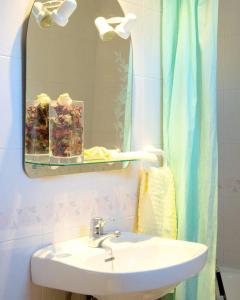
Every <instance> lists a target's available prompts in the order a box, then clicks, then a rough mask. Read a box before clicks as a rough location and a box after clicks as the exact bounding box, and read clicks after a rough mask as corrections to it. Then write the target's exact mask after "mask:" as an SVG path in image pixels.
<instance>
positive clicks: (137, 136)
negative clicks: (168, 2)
mask: <svg viewBox="0 0 240 300" xmlns="http://www.w3.org/2000/svg"><path fill="white" fill-rule="evenodd" d="M112 1H113V0H112ZM120 3H121V5H122V6H123V8H124V10H125V11H126V12H127V11H133V12H135V13H136V14H137V16H138V23H137V26H136V27H135V29H134V31H133V34H132V38H133V48H134V121H133V123H134V124H133V125H134V133H133V136H134V138H133V142H134V147H135V148H140V147H141V146H143V145H144V144H146V143H151V144H154V145H155V146H159V142H160V91H159V89H160V88H159V86H160V72H159V70H160V50H159V49H160V46H159V42H160V39H159V35H160V25H159V23H160V7H159V4H160V1H159V0H121V1H120ZM30 4H31V3H30V0H11V1H9V0H1V1H0V20H1V27H0V114H1V126H0V299H1V300H3V299H6V300H46V299H49V300H50V299H51V300H61V299H64V293H62V292H58V291H51V290H47V289H42V288H40V287H35V286H33V285H32V284H31V281H30V272H29V262H30V256H31V254H32V253H33V252H34V251H35V250H36V249H38V248H39V247H41V246H43V245H46V244H49V243H51V242H54V241H60V240H64V239H69V238H74V237H77V236H79V234H84V233H86V231H87V227H88V224H89V219H90V217H91V215H93V214H98V215H100V216H103V217H105V218H109V217H113V218H115V220H116V221H115V223H110V225H109V229H110V228H111V227H112V228H113V227H115V226H116V227H118V228H120V229H121V230H131V228H132V224H133V218H134V214H135V205H136V197H137V184H138V178H137V175H138V168H137V167H132V168H130V169H128V170H122V171H118V172H107V173H87V174H79V175H69V176H60V177H56V178H42V179H29V178H28V177H26V175H25V174H24V172H23V169H22V128H21V125H22V85H23V83H22V78H21V62H22V57H21V55H22V54H21V30H22V24H23V21H24V16H25V13H26V10H27V8H28V7H29V5H30ZM74 299H77V296H76V298H74Z"/></svg>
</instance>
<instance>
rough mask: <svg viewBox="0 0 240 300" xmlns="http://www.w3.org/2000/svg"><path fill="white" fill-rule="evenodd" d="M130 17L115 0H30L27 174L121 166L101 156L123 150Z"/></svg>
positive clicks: (126, 146) (113, 157)
mask: <svg viewBox="0 0 240 300" xmlns="http://www.w3.org/2000/svg"><path fill="white" fill-rule="evenodd" d="M64 5H65V6H64ZM135 21H136V16H135V15H134V14H133V13H129V14H127V15H126V16H125V15H124V13H123V11H122V9H121V6H120V5H119V3H118V1H117V0H81V1H77V2H76V1H75V0H59V1H37V2H35V4H34V6H33V10H32V13H31V16H30V19H29V26H28V33H27V56H26V113H25V170H26V172H27V174H28V175H29V176H43V175H51V174H54V175H55V174H66V173H72V172H83V171H96V170H103V169H115V168H119V167H122V166H123V165H122V164H119V163H118V164H117V163H112V164H109V162H116V161H119V160H121V157H122V156H121V153H122V152H126V151H129V150H130V142H131V140H130V132H131V106H132V103H131V96H132V49H131V38H130V35H131V30H132V28H133V25H134V23H135ZM124 157H125V159H126V160H127V158H126V156H124ZM104 162H107V163H108V164H107V166H104V164H103V163H104Z"/></svg>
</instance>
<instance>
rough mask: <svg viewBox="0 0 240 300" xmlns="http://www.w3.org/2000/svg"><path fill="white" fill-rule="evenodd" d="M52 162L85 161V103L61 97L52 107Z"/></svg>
mask: <svg viewBox="0 0 240 300" xmlns="http://www.w3.org/2000/svg"><path fill="white" fill-rule="evenodd" d="M49 112H50V128H49V129H50V131H49V132H50V162H53V163H60V164H61V163H63V164H68V163H75V162H81V161H82V160H83V128H84V126H83V113H84V102H83V101H76V100H72V99H71V98H70V96H69V94H63V95H60V96H59V98H58V99H57V101H52V102H51V105H50V111H49Z"/></svg>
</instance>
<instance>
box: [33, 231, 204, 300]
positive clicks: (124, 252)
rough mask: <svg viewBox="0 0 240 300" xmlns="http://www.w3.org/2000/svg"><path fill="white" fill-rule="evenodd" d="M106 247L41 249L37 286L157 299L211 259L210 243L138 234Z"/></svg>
mask: <svg viewBox="0 0 240 300" xmlns="http://www.w3.org/2000/svg"><path fill="white" fill-rule="evenodd" d="M104 245H105V249H104V248H90V247H89V246H88V238H79V239H75V240H70V241H67V242H63V243H57V244H54V245H51V246H48V247H46V248H43V249H41V250H39V251H37V252H36V253H35V254H34V255H33V256H32V259H31V272H32V280H33V282H34V283H35V284H38V285H42V286H45V287H49V288H55V289H60V290H65V291H71V292H74V293H79V294H84V295H93V296H95V297H96V298H97V299H100V300H122V299H124V300H139V299H144V300H153V299H157V298H159V297H161V296H163V295H165V294H167V293H168V292H169V291H171V290H172V289H173V288H174V287H175V286H176V285H178V284H179V283H180V282H182V281H184V280H186V279H187V278H189V277H192V276H194V275H195V274H197V273H198V272H199V271H200V270H201V269H202V268H203V266H204V264H205V262H206V258H207V246H205V245H202V244H197V243H190V242H185V241H175V240H168V239H162V238H158V237H151V236H146V235H140V234H133V233H122V235H121V237H119V238H112V239H111V240H108V241H105V242H104ZM109 247H110V248H112V256H113V257H114V259H111V257H112V256H111V253H110V251H109Z"/></svg>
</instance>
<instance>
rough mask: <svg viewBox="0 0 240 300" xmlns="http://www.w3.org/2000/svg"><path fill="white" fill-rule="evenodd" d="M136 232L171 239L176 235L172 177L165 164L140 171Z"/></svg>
mask: <svg viewBox="0 0 240 300" xmlns="http://www.w3.org/2000/svg"><path fill="white" fill-rule="evenodd" d="M137 232H139V233H145V234H150V235H155V236H160V237H164V238H171V239H176V237H177V214H176V201H175V187H174V179H173V174H172V172H171V170H170V169H169V168H168V167H167V166H163V167H160V168H156V167H150V168H149V169H148V170H147V171H146V170H144V171H142V175H141V182H140V192H139V204H138V217H137Z"/></svg>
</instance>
